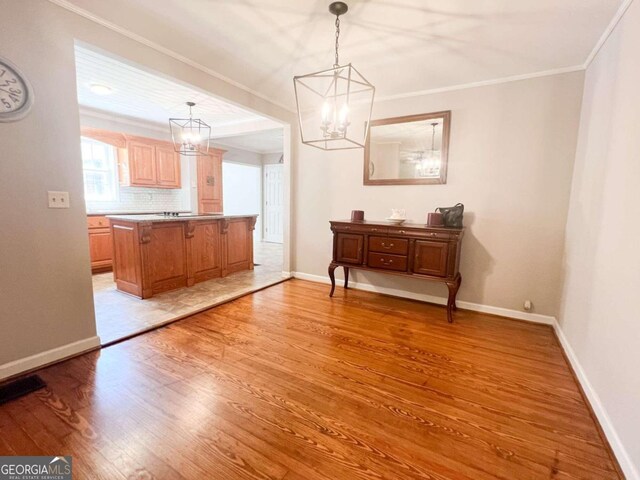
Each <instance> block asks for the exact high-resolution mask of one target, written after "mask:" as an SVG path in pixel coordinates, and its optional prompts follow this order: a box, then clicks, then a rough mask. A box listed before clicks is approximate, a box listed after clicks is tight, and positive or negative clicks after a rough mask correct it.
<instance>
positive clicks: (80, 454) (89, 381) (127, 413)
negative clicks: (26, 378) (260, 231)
mask: <svg viewBox="0 0 640 480" xmlns="http://www.w3.org/2000/svg"><path fill="white" fill-rule="evenodd" d="M327 293H328V287H327V286H325V285H318V284H314V283H309V282H304V281H300V280H292V281H289V282H286V283H283V284H279V285H276V286H274V287H271V288H268V289H267V290H263V291H260V292H258V293H255V294H253V295H249V296H246V297H243V298H241V299H239V300H235V301H233V302H231V303H228V304H225V305H222V306H219V307H217V308H214V309H212V310H208V311H206V312H203V313H200V314H197V315H195V316H193V317H189V318H187V319H184V320H181V321H178V322H177V323H174V324H171V325H170V326H167V327H164V328H162V329H159V330H155V331H152V332H149V333H146V334H144V335H141V336H139V337H136V338H133V339H130V340H127V341H125V342H122V343H119V344H116V345H113V346H111V347H108V348H105V349H103V350H101V351H97V352H94V353H90V354H86V355H83V356H81V357H78V358H75V359H73V360H69V361H67V362H64V363H61V364H58V365H55V366H52V367H49V368H47V369H44V370H42V371H40V372H39V373H40V375H41V376H42V377H43V378H44V379H45V380H46V381H47V382H48V384H49V387H48V388H47V389H46V390H42V391H40V392H37V393H34V394H31V395H28V396H26V397H23V398H22V399H20V400H17V401H14V402H11V403H8V404H5V405H3V406H0V455H16V454H20V455H25V454H34V455H37V454H41V455H63V454H64V455H73V465H74V469H75V476H74V478H78V479H90V478H99V479H124V478H145V479H148V478H157V479H182V478H188V479H236V478H237V479H274V480H280V479H286V480H297V479H307V480H310V479H418V478H420V479H440V480H442V479H473V480H482V479H495V478H499V479H519V480H520V479H538V478H540V479H549V478H553V479H598V480H600V479H617V478H621V477H620V476H619V474H618V473H617V470H616V465H615V464H614V461H613V459H612V456H611V453H610V451H609V449H608V448H607V446H606V445H605V444H604V443H603V439H602V437H601V435H600V433H599V430H598V428H597V425H596V424H595V422H594V420H593V418H592V416H591V414H590V411H589V409H588V407H587V405H586V403H585V401H584V399H583V396H582V395H581V392H580V390H579V388H578V385H577V384H576V382H575V380H574V377H573V375H572V373H571V371H570V369H569V367H568V365H567V363H566V360H565V358H564V357H563V355H562V352H561V349H560V347H559V345H558V342H557V340H556V339H555V337H554V334H553V332H552V331H551V329H550V328H548V327H546V326H541V325H534V324H528V323H525V322H518V321H512V320H507V319H502V318H498V317H492V316H488V315H483V314H478V313H473V312H466V311H459V312H458V313H457V314H456V321H455V323H454V324H453V325H449V324H448V323H447V322H446V318H445V311H444V309H443V308H441V307H438V306H432V305H426V304H421V303H417V302H412V301H408V300H401V299H394V298H390V297H385V296H381V295H376V294H372V293H365V292H359V291H355V290H347V291H345V290H343V289H338V290H337V292H336V296H335V297H334V298H333V299H329V298H328V296H327Z"/></svg>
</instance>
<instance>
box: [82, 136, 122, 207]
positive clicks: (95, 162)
mask: <svg viewBox="0 0 640 480" xmlns="http://www.w3.org/2000/svg"><path fill="white" fill-rule="evenodd" d="M81 145H82V169H83V171H84V199H85V201H87V202H112V201H115V200H117V199H118V177H117V173H116V148H115V147H113V146H111V145H109V144H106V143H102V142H98V141H97V140H93V139H91V138H85V137H82V140H81Z"/></svg>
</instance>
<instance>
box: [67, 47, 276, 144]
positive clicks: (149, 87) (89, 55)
mask: <svg viewBox="0 0 640 480" xmlns="http://www.w3.org/2000/svg"><path fill="white" fill-rule="evenodd" d="M75 53H76V75H77V82H78V103H79V104H80V105H81V106H83V107H89V108H91V109H95V110H100V111H104V112H108V113H110V114H114V115H119V116H126V117H132V118H135V119H140V120H144V121H147V122H152V123H157V124H162V125H164V126H166V127H167V129H168V128H169V127H168V125H169V124H168V122H169V118H171V117H177V118H185V117H188V114H189V110H188V107H187V106H186V105H185V102H187V101H192V102H195V103H196V106H195V107H193V116H194V117H197V118H201V119H202V120H204V121H205V122H206V123H208V124H209V125H210V126H211V127H212V128H213V133H214V134H215V128H216V127H228V126H234V127H238V128H240V127H242V125H254V124H255V123H256V122H260V123H262V124H264V123H265V122H266V123H267V124H268V123H269V122H270V121H269V120H267V119H265V118H264V117H262V116H259V115H257V114H255V113H253V112H250V111H248V110H245V109H243V108H241V107H237V106H235V105H232V104H230V103H227V102H225V101H222V100H220V99H217V98H215V97H213V96H211V95H209V94H207V93H204V92H202V91H199V90H196V89H194V88H192V87H188V86H185V85H183V84H181V83H178V82H176V81H173V80H170V79H167V78H163V77H161V76H158V75H157V74H155V73H151V72H148V71H145V70H142V69H140V68H138V67H135V66H132V65H129V64H127V63H124V62H122V61H119V60H117V59H115V58H112V57H109V56H106V55H102V54H100V53H97V52H95V51H93V50H89V49H87V48H83V47H80V46H76V52H75ZM92 84H99V85H105V86H108V87H110V88H111V89H112V90H111V93H110V94H108V95H97V94H96V93H94V92H92V91H91V89H90V86H91V85H92ZM271 123H272V125H271V128H273V127H278V126H279V124H278V123H276V122H271Z"/></svg>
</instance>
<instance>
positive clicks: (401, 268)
mask: <svg viewBox="0 0 640 480" xmlns="http://www.w3.org/2000/svg"><path fill="white" fill-rule="evenodd" d="M368 264H369V266H370V267H372V268H383V269H385V270H395V271H398V272H406V271H407V257H404V256H402V255H389V254H387V253H374V252H370V253H369V262H368Z"/></svg>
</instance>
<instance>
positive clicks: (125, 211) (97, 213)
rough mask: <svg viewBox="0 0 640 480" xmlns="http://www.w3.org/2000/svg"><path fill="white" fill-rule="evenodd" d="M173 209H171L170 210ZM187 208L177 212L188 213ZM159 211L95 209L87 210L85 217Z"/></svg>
mask: <svg viewBox="0 0 640 480" xmlns="http://www.w3.org/2000/svg"><path fill="white" fill-rule="evenodd" d="M172 211H173V210H172ZM189 212H190V211H189V210H178V213H189ZM158 213H160V212H157V211H150V212H149V211H147V212H132V211H131V210H111V211H108V210H102V211H101V210H96V211H93V212H87V217H104V216H107V215H156V214H158Z"/></svg>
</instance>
